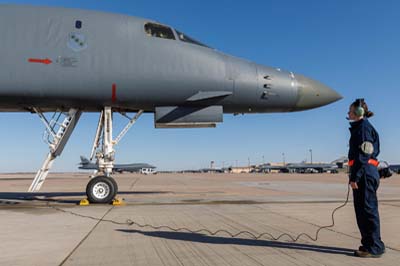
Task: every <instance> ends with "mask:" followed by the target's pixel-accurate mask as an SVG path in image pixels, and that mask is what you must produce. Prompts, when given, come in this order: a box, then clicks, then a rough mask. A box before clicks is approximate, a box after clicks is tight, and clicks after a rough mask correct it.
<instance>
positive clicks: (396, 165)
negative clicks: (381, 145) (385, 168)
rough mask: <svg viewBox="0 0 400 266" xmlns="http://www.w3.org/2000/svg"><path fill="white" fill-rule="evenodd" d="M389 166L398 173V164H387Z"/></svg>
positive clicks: (399, 168) (399, 170)
mask: <svg viewBox="0 0 400 266" xmlns="http://www.w3.org/2000/svg"><path fill="white" fill-rule="evenodd" d="M389 168H390V170H392V171H393V172H395V173H397V174H400V164H391V165H389Z"/></svg>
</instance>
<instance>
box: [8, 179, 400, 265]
mask: <svg viewBox="0 0 400 266" xmlns="http://www.w3.org/2000/svg"><path fill="white" fill-rule="evenodd" d="M33 176H34V174H1V175H0V191H1V192H0V217H1V218H0V240H1V241H0V265H41V266H43V265H152V266H156V265H238V266H239V265H240V266H244V265H298V266H300V265H329V266H330V265H332V266H333V265H335V266H336V265H363V266H368V265H374V266H375V265H377V264H379V265H399V261H400V230H399V229H398V225H399V224H400V212H399V211H400V178H399V176H398V175H394V176H393V177H392V178H391V179H388V180H383V181H382V182H381V187H380V189H379V199H380V214H381V231H382V238H383V241H384V242H385V244H386V247H387V252H386V254H385V255H384V256H383V257H382V258H379V259H360V258H355V257H353V256H352V254H353V250H354V249H356V248H358V246H359V244H360V235H359V232H358V228H357V226H356V223H355V215H354V209H353V206H352V202H350V203H349V204H348V205H347V206H345V207H344V208H342V209H340V210H339V211H338V212H337V213H336V216H335V219H336V225H335V227H333V228H329V229H326V230H323V231H321V233H320V235H319V239H318V241H316V242H313V241H311V240H310V239H308V238H307V237H304V236H303V237H301V238H300V240H299V241H298V242H296V243H293V242H291V241H290V239H289V238H288V237H286V236H285V237H283V238H281V239H280V240H279V241H272V240H270V239H269V237H268V236H265V237H263V238H262V239H259V240H254V239H252V238H251V237H250V236H249V235H247V234H242V235H239V236H237V237H234V238H232V237H229V236H228V235H227V234H226V233H224V232H221V233H220V234H218V235H216V236H210V235H208V234H204V233H191V232H187V231H182V232H172V231H170V230H168V229H166V228H160V229H152V228H148V227H146V228H141V227H138V226H136V225H130V224H129V222H127V220H128V219H130V220H132V221H135V222H137V223H140V224H151V225H154V226H162V225H167V226H170V227H174V228H180V227H186V228H190V229H191V230H198V229H201V228H206V229H208V230H211V231H216V230H219V229H225V230H228V231H230V232H232V233H237V232H239V231H243V230H246V231H249V232H251V233H253V234H260V233H264V232H268V233H270V234H272V235H274V236H278V235H280V234H282V233H289V234H291V235H293V236H296V235H297V234H299V233H301V232H305V233H308V234H310V235H312V236H313V237H314V236H315V232H316V230H317V229H318V225H329V224H330V223H331V211H332V210H333V209H334V208H335V207H337V206H338V205H340V204H341V203H342V202H343V201H344V199H345V196H346V192H347V177H346V175H345V174H304V175H300V174H266V175H262V174H157V175H149V176H144V175H139V174H122V175H116V176H115V178H116V180H117V182H118V184H119V190H120V194H119V197H122V198H124V199H125V202H126V205H125V206H115V207H113V206H111V205H90V206H77V205H76V204H77V202H79V200H80V199H82V198H84V197H85V193H84V191H85V187H86V183H87V182H88V181H89V179H88V175H87V174H80V173H64V174H50V176H49V178H48V179H47V180H46V183H45V184H44V186H43V188H42V192H40V193H34V194H31V193H27V192H26V191H27V189H28V187H29V185H30V182H31V180H32V177H33ZM350 196H351V194H350Z"/></svg>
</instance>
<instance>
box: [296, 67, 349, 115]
mask: <svg viewBox="0 0 400 266" xmlns="http://www.w3.org/2000/svg"><path fill="white" fill-rule="evenodd" d="M295 77H296V80H297V84H298V100H297V102H296V105H295V109H296V110H299V111H300V110H307V109H312V108H316V107H320V106H323V105H327V104H330V103H333V102H336V101H338V100H340V99H342V98H343V97H342V95H340V94H339V93H337V92H336V91H334V90H333V89H331V88H329V87H328V86H326V85H324V84H322V83H321V82H318V81H316V80H313V79H310V78H307V77H305V76H302V75H295Z"/></svg>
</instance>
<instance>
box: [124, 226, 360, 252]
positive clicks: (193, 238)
mask: <svg viewBox="0 0 400 266" xmlns="http://www.w3.org/2000/svg"><path fill="white" fill-rule="evenodd" d="M117 231H119V232H124V233H131V234H142V235H145V236H151V237H158V238H164V239H171V240H181V241H190V242H198V243H207V244H224V245H242V246H263V247H272V248H283V249H295V250H307V251H314V252H320V253H330V254H341V255H348V256H353V254H354V250H352V249H347V248H340V247H330V246H319V245H311V244H302V243H291V242H280V241H271V240H261V239H260V240H254V239H245V238H231V237H221V236H208V235H204V234H198V233H187V232H169V231H152V232H146V231H141V230H127V229H117Z"/></svg>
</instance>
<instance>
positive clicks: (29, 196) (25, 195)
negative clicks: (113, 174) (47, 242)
mask: <svg viewBox="0 0 400 266" xmlns="http://www.w3.org/2000/svg"><path fill="white" fill-rule="evenodd" d="M166 193H171V192H170V191H118V195H120V196H122V195H146V194H166ZM54 197H86V193H85V192H35V193H30V192H0V200H23V201H47V202H57V203H77V202H79V200H78V199H74V200H73V199H70V200H69V199H54Z"/></svg>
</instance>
